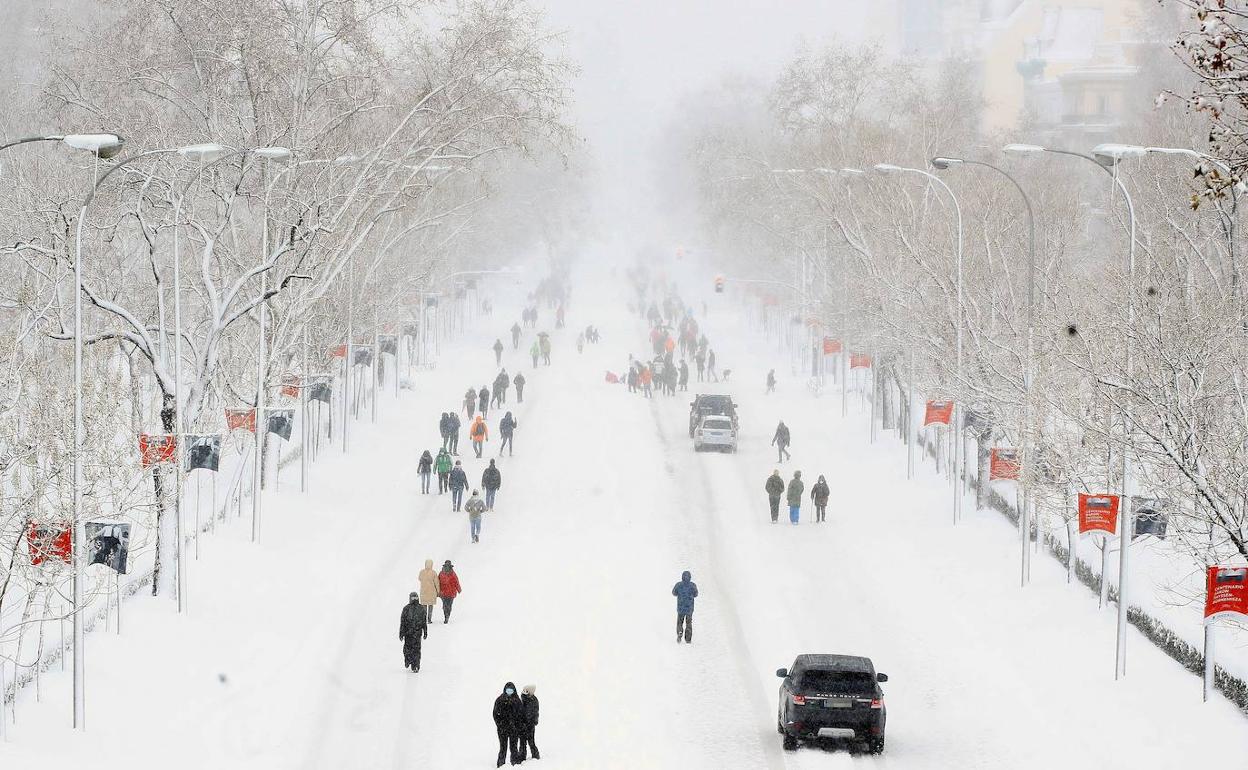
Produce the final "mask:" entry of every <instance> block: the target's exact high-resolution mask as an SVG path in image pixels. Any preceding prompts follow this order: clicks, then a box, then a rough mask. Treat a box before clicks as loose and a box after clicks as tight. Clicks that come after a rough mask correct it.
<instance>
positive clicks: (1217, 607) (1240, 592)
mask: <svg viewBox="0 0 1248 770" xmlns="http://www.w3.org/2000/svg"><path fill="white" fill-rule="evenodd" d="M1229 615H1239V616H1240V617H1243V616H1245V615H1248V567H1210V568H1209V571H1208V573H1206V577H1205V621H1206V622H1208V621H1210V620H1213V619H1214V618H1218V617H1223V616H1229Z"/></svg>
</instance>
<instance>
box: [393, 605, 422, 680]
mask: <svg viewBox="0 0 1248 770" xmlns="http://www.w3.org/2000/svg"><path fill="white" fill-rule="evenodd" d="M428 638H429V616H428V615H427V614H426V612H425V608H424V607H423V606H421V604H420V594H419V593H417V592H416V591H412V592H411V593H410V594H409V595H408V597H407V606H405V607H404V608H403V613H402V614H401V615H399V641H401V642H403V667H404V668H410V669H411V670H412V671H413V672H416V671H420V642H421V640H422V639H428Z"/></svg>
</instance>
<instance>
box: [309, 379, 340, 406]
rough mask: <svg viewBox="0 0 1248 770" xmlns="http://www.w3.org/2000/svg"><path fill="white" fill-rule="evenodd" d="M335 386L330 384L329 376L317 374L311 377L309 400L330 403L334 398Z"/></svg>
mask: <svg viewBox="0 0 1248 770" xmlns="http://www.w3.org/2000/svg"><path fill="white" fill-rule="evenodd" d="M333 395H334V388H333V386H332V385H330V384H329V377H328V376H324V375H321V376H316V377H311V378H309V382H308V400H309V401H320V402H322V403H325V404H328V403H329V402H330V399H331V398H333Z"/></svg>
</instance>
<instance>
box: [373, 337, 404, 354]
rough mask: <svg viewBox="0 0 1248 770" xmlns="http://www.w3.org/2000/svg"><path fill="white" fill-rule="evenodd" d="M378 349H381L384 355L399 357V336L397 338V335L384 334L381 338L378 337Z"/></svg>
mask: <svg viewBox="0 0 1248 770" xmlns="http://www.w3.org/2000/svg"><path fill="white" fill-rule="evenodd" d="M377 348H378V349H379V350H380V351H381V352H382V353H389V354H390V355H392V356H393V355H398V352H399V338H398V336H397V335H394V334H382V335H379V336H378V337H377Z"/></svg>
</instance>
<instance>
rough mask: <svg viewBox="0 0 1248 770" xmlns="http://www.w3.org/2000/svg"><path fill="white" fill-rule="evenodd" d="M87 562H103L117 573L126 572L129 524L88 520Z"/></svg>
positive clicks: (122, 573) (128, 556) (128, 552)
mask: <svg viewBox="0 0 1248 770" xmlns="http://www.w3.org/2000/svg"><path fill="white" fill-rule="evenodd" d="M85 528H86V531H87V553H88V556H87V564H103V565H104V566H105V567H108V568H109V569H111V570H113V571H114V572H116V573H117V574H119V575H124V574H126V567H127V563H128V562H129V560H130V525H129V524H121V523H118V522H115V521H88V522H87V523H86V525H85Z"/></svg>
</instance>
